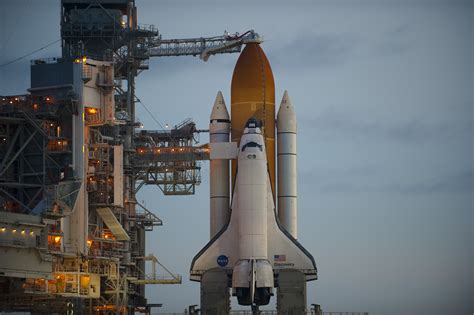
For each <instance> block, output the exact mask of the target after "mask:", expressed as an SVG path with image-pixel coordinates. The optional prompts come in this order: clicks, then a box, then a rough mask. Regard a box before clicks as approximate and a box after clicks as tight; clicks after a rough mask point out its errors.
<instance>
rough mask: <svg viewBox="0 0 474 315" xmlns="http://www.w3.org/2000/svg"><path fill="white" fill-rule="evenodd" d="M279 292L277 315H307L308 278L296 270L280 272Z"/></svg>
mask: <svg viewBox="0 0 474 315" xmlns="http://www.w3.org/2000/svg"><path fill="white" fill-rule="evenodd" d="M278 282H279V284H278V290H277V314H278V315H300V314H306V300H307V298H306V277H305V275H304V274H303V273H302V272H301V271H299V270H294V269H287V270H280V275H279V277H278Z"/></svg>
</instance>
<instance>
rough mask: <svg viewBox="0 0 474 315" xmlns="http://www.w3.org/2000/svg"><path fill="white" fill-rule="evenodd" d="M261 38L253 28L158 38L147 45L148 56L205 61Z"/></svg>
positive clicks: (256, 41)
mask: <svg viewBox="0 0 474 315" xmlns="http://www.w3.org/2000/svg"><path fill="white" fill-rule="evenodd" d="M262 41H263V40H262V38H261V37H260V35H259V34H258V33H255V32H254V31H253V30H250V31H248V32H245V33H244V34H242V35H239V34H238V33H236V34H233V35H230V34H228V33H227V32H225V33H224V35H222V36H215V37H199V38H187V39H161V37H160V38H159V39H156V40H154V41H153V42H152V43H151V45H149V50H148V54H149V56H150V57H168V56H199V57H200V58H201V59H202V60H204V61H207V60H208V59H209V57H210V56H211V55H215V54H225V53H234V52H240V50H241V49H242V45H244V44H248V43H261V42H262Z"/></svg>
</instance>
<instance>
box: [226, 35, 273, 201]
mask: <svg viewBox="0 0 474 315" xmlns="http://www.w3.org/2000/svg"><path fill="white" fill-rule="evenodd" d="M230 110H231V138H232V142H237V143H238V142H239V141H240V138H241V137H242V134H243V132H244V128H245V124H246V122H247V120H248V119H249V118H251V117H255V118H257V119H259V120H261V121H262V126H263V128H262V129H263V130H262V131H263V136H264V138H265V146H266V150H267V161H268V169H269V172H270V180H271V185H272V190H273V197H274V198H275V193H276V191H275V82H274V80H273V72H272V68H271V67H270V63H269V62H268V59H267V56H265V53H264V52H263V50H262V48H261V47H260V45H259V44H256V43H251V44H247V46H246V47H245V48H244V50H243V51H242V53H241V54H240V57H239V59H238V60H237V64H236V65H235V68H234V73H233V75H232V85H231V107H230ZM236 169H237V161H236V160H232V185H233V184H234V181H235V174H236Z"/></svg>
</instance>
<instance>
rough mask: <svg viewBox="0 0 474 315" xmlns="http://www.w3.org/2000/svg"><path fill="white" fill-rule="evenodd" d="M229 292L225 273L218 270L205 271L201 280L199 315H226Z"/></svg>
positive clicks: (228, 306) (228, 309)
mask: <svg viewBox="0 0 474 315" xmlns="http://www.w3.org/2000/svg"><path fill="white" fill-rule="evenodd" d="M229 313H230V292H229V287H228V277H227V272H226V271H225V270H223V269H220V268H214V269H210V270H208V271H206V272H205V273H204V274H203V275H202V279H201V314H206V315H228V314H229Z"/></svg>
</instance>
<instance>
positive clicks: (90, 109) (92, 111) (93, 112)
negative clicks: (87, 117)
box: [87, 108, 97, 115]
mask: <svg viewBox="0 0 474 315" xmlns="http://www.w3.org/2000/svg"><path fill="white" fill-rule="evenodd" d="M87 113H88V114H91V115H94V114H97V109H95V108H88V109H87Z"/></svg>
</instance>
